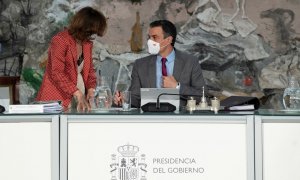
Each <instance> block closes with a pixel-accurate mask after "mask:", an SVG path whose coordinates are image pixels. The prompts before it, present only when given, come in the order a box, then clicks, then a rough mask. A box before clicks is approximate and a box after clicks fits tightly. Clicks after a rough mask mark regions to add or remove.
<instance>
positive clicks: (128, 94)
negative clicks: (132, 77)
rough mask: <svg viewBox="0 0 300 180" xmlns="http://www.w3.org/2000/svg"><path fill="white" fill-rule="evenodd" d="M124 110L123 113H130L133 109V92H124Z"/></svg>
mask: <svg viewBox="0 0 300 180" xmlns="http://www.w3.org/2000/svg"><path fill="white" fill-rule="evenodd" d="M121 97H122V109H123V111H130V109H131V92H130V91H122V92H121Z"/></svg>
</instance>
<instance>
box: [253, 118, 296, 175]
mask: <svg viewBox="0 0 300 180" xmlns="http://www.w3.org/2000/svg"><path fill="white" fill-rule="evenodd" d="M255 149H256V150H255V158H256V160H255V163H256V166H255V167H256V179H257V180H283V179H288V180H299V179H300V116H288V115H287V116H278V115H276V116H256V117H255Z"/></svg>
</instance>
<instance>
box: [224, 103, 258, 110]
mask: <svg viewBox="0 0 300 180" xmlns="http://www.w3.org/2000/svg"><path fill="white" fill-rule="evenodd" d="M228 109H229V110H231V111H245V110H255V108H254V105H253V104H248V105H240V106H231V107H229V108H228Z"/></svg>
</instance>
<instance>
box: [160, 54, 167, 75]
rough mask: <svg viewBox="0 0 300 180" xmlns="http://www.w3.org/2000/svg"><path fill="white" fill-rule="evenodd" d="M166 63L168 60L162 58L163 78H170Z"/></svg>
mask: <svg viewBox="0 0 300 180" xmlns="http://www.w3.org/2000/svg"><path fill="white" fill-rule="evenodd" d="M166 61H167V58H161V72H162V75H163V76H168V73H167V66H166Z"/></svg>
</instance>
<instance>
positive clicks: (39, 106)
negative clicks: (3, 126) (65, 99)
mask: <svg viewBox="0 0 300 180" xmlns="http://www.w3.org/2000/svg"><path fill="white" fill-rule="evenodd" d="M61 111H62V106H61V105H60V103H59V102H57V101H50V102H49V101H38V102H34V103H33V104H17V105H10V106H9V109H8V112H9V113H59V112H61Z"/></svg>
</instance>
